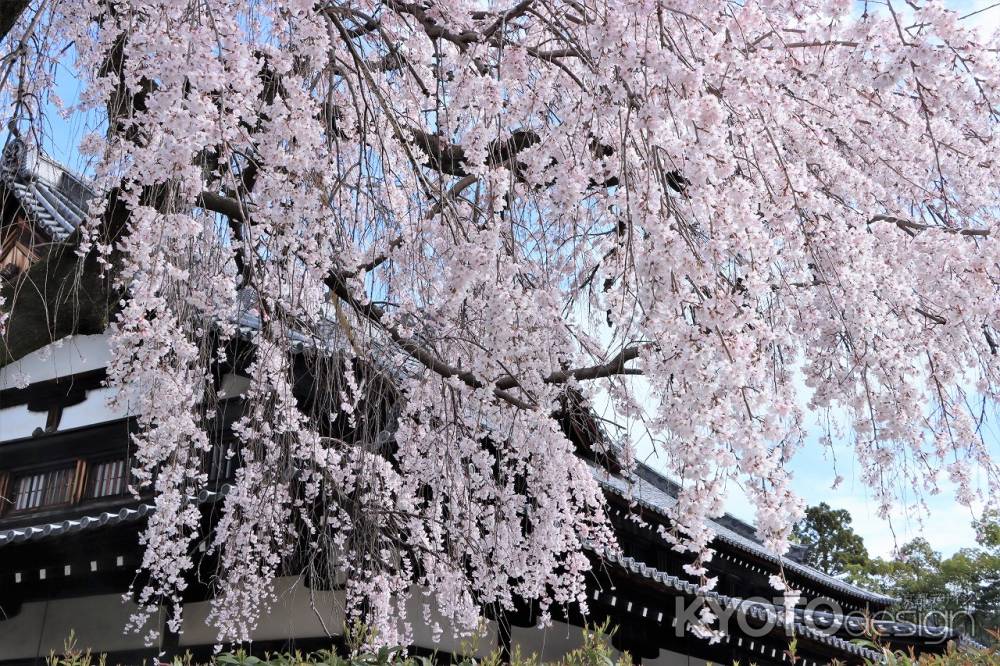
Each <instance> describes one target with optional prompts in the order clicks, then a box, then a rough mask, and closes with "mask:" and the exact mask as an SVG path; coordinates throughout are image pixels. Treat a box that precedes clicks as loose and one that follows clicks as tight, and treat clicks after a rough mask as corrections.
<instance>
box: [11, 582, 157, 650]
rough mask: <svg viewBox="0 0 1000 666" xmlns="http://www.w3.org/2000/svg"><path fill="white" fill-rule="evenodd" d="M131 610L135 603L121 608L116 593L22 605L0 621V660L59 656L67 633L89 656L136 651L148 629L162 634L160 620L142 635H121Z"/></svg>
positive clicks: (132, 610)
mask: <svg viewBox="0 0 1000 666" xmlns="http://www.w3.org/2000/svg"><path fill="white" fill-rule="evenodd" d="M136 610H137V607H136V606H135V604H123V603H122V598H121V596H120V595H117V594H104V595H98V596H91V597H77V598H75V599H56V600H53V601H38V602H27V603H25V604H24V605H23V606H22V607H21V610H20V612H19V613H17V615H14V616H13V617H10V618H6V619H3V620H0V660H5V659H30V658H34V657H47V656H48V655H49V654H50V653H51V652H56V653H57V654H59V653H62V652H63V648H64V646H65V643H66V639H67V638H69V635H70V632H73V634H74V636H75V637H76V644H77V646H78V647H80V648H90V649H91V650H92V651H93V652H94V653H101V652H112V651H118V650H140V649H142V648H144V647H145V644H144V642H143V641H144V637H145V635H146V633H147V632H148V630H149V629H151V628H153V627H154V626H155V627H156V628H158V629H160V630H162V618H159V617H157V618H155V619H154V620H153V621H151V623H150V625H148V626H147V627H146V628H144V630H143V631H142V632H141V633H125V631H124V629H125V624H126V622H127V621H128V618H129V616H130V615H131V614H132V613H134V612H135V611H136Z"/></svg>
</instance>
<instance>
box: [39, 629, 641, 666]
mask: <svg viewBox="0 0 1000 666" xmlns="http://www.w3.org/2000/svg"><path fill="white" fill-rule="evenodd" d="M612 633H614V632H613V631H609V630H608V625H607V623H605V624H603V625H601V626H598V627H594V628H592V629H584V630H583V645H581V646H580V647H579V648H577V649H575V650H572V651H571V652H568V653H566V654H565V655H563V656H562V658H561V659H559V661H556V662H546V663H544V664H543V662H542V661H541V660H540V659H539V657H538V655H536V654H530V655H524V654H522V653H521V651H520V649H519V648H516V647H515V649H514V651H513V653H512V654H511V655H510V662H509V663H510V664H511V666H631V663H632V660H631V659H630V658H629V657H628V655H627V654H623V655H621V656H620V657H619V658H618V659H617V660H616V659H615V656H614V649H613V648H612V647H611V634H612ZM365 637H366V636H365V635H364V634H363V632H361V633H360V634H359V633H357V632H349V635H348V636H347V639H348V643H349V644H351V643H354V644H355V645H356V644H357V643H356V641H359V640H361V641H363V640H364V638H365ZM367 638H370V636H367ZM47 663H48V666H105V658H104V657H103V656H101V657H100V658H99V659H98V661H96V662H95V661H94V660H93V659H92V657H91V654H90V651H89V650H87V651H86V652H85V653H84V652H80V651H78V650H77V649H76V647H75V641H74V639H73V636H72V634H71V635H70V640H69V641H67V643H66V647H65V654H63V655H60V656H57V655H55V654H52V655H50V656H49V659H48V662H47ZM437 663H439V662H438V660H437V659H436V657H434V656H432V657H426V656H411V655H407V654H406V651H405V650H403V649H401V648H382V649H380V650H374V651H372V650H369V651H361V652H352V654H351V655H350V656H346V657H345V656H341V655H340V654H338V653H337V652H336V651H334V650H319V651H317V652H311V653H309V654H303V653H302V652H298V651H296V652H285V653H280V654H269V655H265V656H264V657H256V656H253V655H251V654H248V653H247V652H245V651H242V650H240V651H237V652H230V653H223V654H220V655H217V656H215V657H213V658H212V660H211V661H210V662H208V663H207V664H196V662H194V661H193V660H192V659H191V657H190V655H188V656H186V657H178V658H175V659H174V660H173V662H172V663H171V666H435V664H437ZM450 663H451V664H453V666H500V665H501V664H502V663H503V660H502V657H501V655H500V653H499V651H494V652H492V653H490V654H489V655H487V656H486V657H484V658H482V659H475V658H473V657H470V656H459V657H458V658H457V659H453V660H451V662H450Z"/></svg>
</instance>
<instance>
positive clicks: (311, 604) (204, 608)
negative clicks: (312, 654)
mask: <svg viewBox="0 0 1000 666" xmlns="http://www.w3.org/2000/svg"><path fill="white" fill-rule="evenodd" d="M275 593H276V594H277V595H278V601H277V603H275V604H274V606H273V607H272V608H271V609H270V611H269V612H268V613H267V614H265V615H264V616H263V617H261V619H260V622H259V623H258V625H257V628H256V629H255V630H254V631H253V632H252V638H253V640H258V641H264V640H280V639H286V638H318V637H323V636H327V635H338V634H341V633H343V631H344V593H343V592H339V591H323V590H310V589H309V588H307V587H306V586H305V585H304V584H303V583H302V580H301V579H300V578H298V577H294V576H287V577H284V578H279V579H278V580H277V582H276V583H275ZM210 609H211V602H208V601H199V602H197V603H190V604H184V621H183V624H182V626H181V631H182V633H181V636H180V644H181V646H186V645H206V644H208V645H212V644H214V643H215V642H216V641H217V640H218V635H217V633H216V631H215V629H214V628H213V627H211V626H209V625H208V623H207V619H208V613H209V610H210Z"/></svg>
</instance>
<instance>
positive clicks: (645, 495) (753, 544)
mask: <svg viewBox="0 0 1000 666" xmlns="http://www.w3.org/2000/svg"><path fill="white" fill-rule="evenodd" d="M642 471H643V472H644V473H645V475H646V476H650V474H653V475H656V472H655V471H653V470H651V469H650V468H649V467H645V466H644V468H643V469H642ZM594 474H595V476H596V477H597V479H598V481H599V482H600V483H601V485H602V486H603V487H604V489H605V490H606V491H609V492H611V493H613V494H615V495H618V496H619V497H622V498H623V499H626V500H629V501H634V502H636V503H638V504H639V505H640V506H642V507H644V508H646V509H649V510H651V511H653V512H654V513H657V514H659V515H661V516H664V517H667V518H670V516H671V512H672V510H673V509H674V507H676V506H677V497H676V496H675V495H673V494H671V493H670V492H667V491H665V490H663V489H662V488H660V487H658V486H657V485H654V484H653V483H651V482H650V481H647V480H646V479H643V478H641V477H640V476H633V478H630V479H625V478H622V477H620V476H617V475H613V474H608V473H607V472H605V471H604V470H601V469H597V468H595V469H594ZM657 476H658V475H657ZM660 478H661V479H662V481H663V483H662V484H658V485H662V486H663V487H669V488H673V487H676V484H673V483H672V482H671V481H669V480H667V479H665V478H663V477H660ZM730 519H731V520H732V521H735V520H737V519H736V518H732V517H730ZM709 526H710V527H711V528H712V530H713V531H714V532H715V538H716V539H717V540H718V541H720V542H722V543H723V544H726V545H728V546H730V547H731V548H735V549H737V550H740V551H743V552H745V553H747V554H749V555H753V556H754V557H756V558H760V559H763V560H766V561H768V562H772V563H774V564H775V565H779V564H780V565H781V566H782V567H783V568H784V569H785V570H786V571H791V572H794V573H795V574H797V575H799V576H801V577H803V578H807V579H809V580H811V581H813V582H814V583H816V584H817V585H818V586H821V587H824V588H826V589H827V590H832V591H836V592H839V593H841V594H847V595H850V596H852V597H855V598H860V599H864V600H866V601H871V602H874V603H878V604H890V603H892V602H894V601H896V600H895V599H893V598H892V597H888V596H886V595H884V594H878V593H876V592H872V591H870V590H866V589H864V588H861V587H858V586H857V585H852V584H851V583H848V582H846V581H843V580H840V579H839V578H834V577H833V576H830V575H828V574H825V573H823V572H822V571H818V570H817V569H814V568H812V567H810V566H808V565H805V564H800V563H799V562H795V561H793V560H791V559H789V558H787V557H779V556H777V555H775V554H774V553H772V552H771V551H770V550H768V549H767V548H766V547H765V546H764V544H762V543H760V542H759V541H755V540H753V539H750V538H748V537H746V536H744V535H742V534H740V533H738V532H736V531H734V530H732V529H730V528H729V527H726V526H725V525H723V524H722V523H720V522H717V521H710V523H709Z"/></svg>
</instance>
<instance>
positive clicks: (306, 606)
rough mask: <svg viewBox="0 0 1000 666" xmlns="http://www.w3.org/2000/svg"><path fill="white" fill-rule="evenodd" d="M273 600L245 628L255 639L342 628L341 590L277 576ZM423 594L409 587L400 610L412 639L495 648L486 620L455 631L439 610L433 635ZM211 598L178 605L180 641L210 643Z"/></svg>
mask: <svg viewBox="0 0 1000 666" xmlns="http://www.w3.org/2000/svg"><path fill="white" fill-rule="evenodd" d="M276 594H277V595H278V601H277V603H275V604H274V606H273V607H272V608H271V609H270V611H269V612H268V613H267V614H265V615H264V616H263V617H262V618H261V619H260V622H259V623H258V625H257V628H256V629H255V630H254V631H253V632H251V638H252V639H253V640H256V641H263V640H285V639H288V638H322V637H325V636H338V635H342V634H343V632H344V598H345V597H344V593H343V592H342V591H322V590H310V589H309V588H308V587H306V586H305V585H304V584H303V583H302V579H301V578H297V577H284V578H279V579H278V581H277V583H276ZM427 601H428V600H427V598H426V597H424V596H422V595H421V594H419V593H418V592H417V591H416V590H414V594H413V596H411V598H410V599H409V600H408V601H407V605H406V614H407V620H408V621H409V622H410V625H411V628H412V631H413V645H416V646H419V647H423V648H428V649H431V650H440V651H442V652H457V653H464V652H470V653H472V654H474V655H476V656H480V657H482V656H485V655H487V654H489V653H490V652H492V651H494V650H495V649H496V648H497V629H496V624H495V623H493V622H489V623H487V626H486V627H485V628H484V631H483V633H482V635H480V636H476V637H457V636H455V635H454V633H453V632H452V631H451V627H450V626H449V624H448V623H447V621H445V620H444V619H443V618H442V617H440V615H438V614H436V613H432V616H431V619H432V621H434V622H438V623H439V624H440V625H441V627H442V632H441V636H440V638H439V640H437V641H435V640H434V638H435V637H434V631H433V628H432V626H431V625H430V624H428V623H427V622H425V621H424V616H423V604H424V603H425V602H427ZM210 610H211V602H208V601H201V602H197V603H190V604H185V605H184V621H183V625H182V633H181V636H180V645H181V646H182V647H184V646H191V645H206V644H208V645H211V644H214V643H215V642H216V641H217V640H218V636H217V634H216V631H215V629H213V628H212V627H211V626H209V624H208V622H207V620H208V614H209V611H210Z"/></svg>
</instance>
